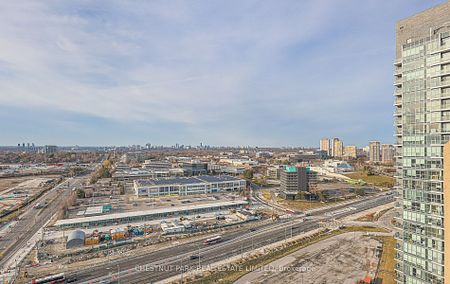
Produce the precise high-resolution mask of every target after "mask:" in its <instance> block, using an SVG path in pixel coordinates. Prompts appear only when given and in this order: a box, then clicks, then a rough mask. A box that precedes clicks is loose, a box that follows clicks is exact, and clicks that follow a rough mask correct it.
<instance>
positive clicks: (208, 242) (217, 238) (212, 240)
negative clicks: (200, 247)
mask: <svg viewBox="0 0 450 284" xmlns="http://www.w3.org/2000/svg"><path fill="white" fill-rule="evenodd" d="M221 241H222V236H215V237H212V238H209V239H206V240H204V241H203V244H204V245H205V246H207V245H212V244H217V243H219V242H221Z"/></svg>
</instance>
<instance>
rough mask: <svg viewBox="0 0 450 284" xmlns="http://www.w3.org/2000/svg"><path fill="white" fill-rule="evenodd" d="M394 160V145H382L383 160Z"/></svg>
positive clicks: (388, 161)
mask: <svg viewBox="0 0 450 284" xmlns="http://www.w3.org/2000/svg"><path fill="white" fill-rule="evenodd" d="M393 161H394V146H392V145H391V144H383V145H381V162H382V163H392V162H393Z"/></svg>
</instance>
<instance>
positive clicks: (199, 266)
mask: <svg viewBox="0 0 450 284" xmlns="http://www.w3.org/2000/svg"><path fill="white" fill-rule="evenodd" d="M197 246H198V269H201V264H200V244H197Z"/></svg>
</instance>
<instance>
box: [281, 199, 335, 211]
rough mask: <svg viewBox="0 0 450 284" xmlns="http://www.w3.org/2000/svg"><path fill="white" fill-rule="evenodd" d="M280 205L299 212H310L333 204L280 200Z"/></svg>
mask: <svg viewBox="0 0 450 284" xmlns="http://www.w3.org/2000/svg"><path fill="white" fill-rule="evenodd" d="M278 203H279V204H280V205H283V206H285V207H289V208H291V209H297V210H308V209H314V208H319V207H323V206H326V205H330V204H332V202H328V203H321V202H319V201H307V200H284V199H282V198H279V199H278Z"/></svg>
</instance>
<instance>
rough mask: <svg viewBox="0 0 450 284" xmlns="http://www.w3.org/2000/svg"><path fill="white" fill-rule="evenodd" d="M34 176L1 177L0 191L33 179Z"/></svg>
mask: <svg viewBox="0 0 450 284" xmlns="http://www.w3.org/2000/svg"><path fill="white" fill-rule="evenodd" d="M33 178H34V177H18V178H1V179H0V192H2V191H4V190H6V189H8V188H10V187H13V186H16V185H18V184H20V183H22V182H24V181H27V180H30V179H33Z"/></svg>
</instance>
